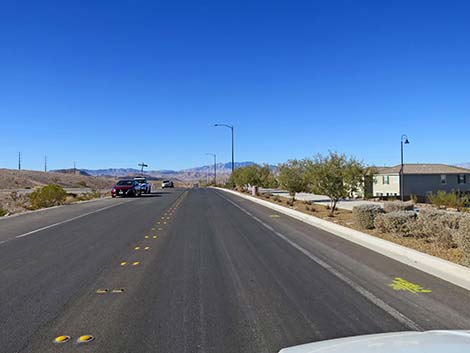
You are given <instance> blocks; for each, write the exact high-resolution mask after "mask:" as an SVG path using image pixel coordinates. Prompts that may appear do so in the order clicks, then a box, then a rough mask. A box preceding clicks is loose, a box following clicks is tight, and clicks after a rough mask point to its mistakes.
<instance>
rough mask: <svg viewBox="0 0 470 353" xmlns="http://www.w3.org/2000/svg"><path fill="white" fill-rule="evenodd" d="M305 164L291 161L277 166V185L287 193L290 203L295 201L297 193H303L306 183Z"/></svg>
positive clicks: (294, 160)
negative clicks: (290, 198) (290, 199)
mask: <svg viewBox="0 0 470 353" xmlns="http://www.w3.org/2000/svg"><path fill="white" fill-rule="evenodd" d="M305 171H306V169H305V163H304V161H299V160H296V159H292V160H289V161H287V162H286V163H283V164H281V165H280V166H279V184H280V186H281V187H282V188H284V189H286V190H287V191H289V195H290V196H291V197H292V201H295V194H296V193H297V192H302V191H305V190H306V188H307V183H306V179H305V175H306V174H305Z"/></svg>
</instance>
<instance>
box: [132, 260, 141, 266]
mask: <svg viewBox="0 0 470 353" xmlns="http://www.w3.org/2000/svg"><path fill="white" fill-rule="evenodd" d="M139 264H140V262H139V261H134V262H133V263H132V266H138V265H139Z"/></svg>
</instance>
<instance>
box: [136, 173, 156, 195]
mask: <svg viewBox="0 0 470 353" xmlns="http://www.w3.org/2000/svg"><path fill="white" fill-rule="evenodd" d="M134 180H136V181H138V182H139V184H140V188H141V189H142V193H144V194H150V192H151V188H152V187H151V185H150V183H149V182H148V180H147V178H146V177H135V178H134Z"/></svg>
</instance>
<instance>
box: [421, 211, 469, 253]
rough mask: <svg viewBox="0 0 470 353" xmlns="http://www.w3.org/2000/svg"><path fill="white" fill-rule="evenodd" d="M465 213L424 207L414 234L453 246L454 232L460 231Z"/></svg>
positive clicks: (446, 245) (442, 244)
mask: <svg viewBox="0 0 470 353" xmlns="http://www.w3.org/2000/svg"><path fill="white" fill-rule="evenodd" d="M462 217H463V215H462V214H461V213H458V212H447V211H442V210H437V209H433V208H431V209H422V210H421V211H420V212H419V215H418V218H417V220H416V222H415V223H414V224H413V230H412V234H413V236H415V237H418V238H430V239H432V240H433V241H434V242H436V243H437V244H439V245H441V246H443V247H445V248H452V247H454V246H455V241H454V234H455V233H456V232H457V231H458V229H459V226H460V221H461V219H462Z"/></svg>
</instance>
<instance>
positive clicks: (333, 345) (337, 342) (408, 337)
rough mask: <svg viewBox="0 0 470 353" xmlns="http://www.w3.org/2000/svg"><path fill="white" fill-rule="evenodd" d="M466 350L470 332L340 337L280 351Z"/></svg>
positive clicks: (391, 352) (414, 352) (431, 352)
mask: <svg viewBox="0 0 470 353" xmlns="http://www.w3.org/2000/svg"><path fill="white" fill-rule="evenodd" d="M322 352H328V353H340V352H341V353H369V352H370V353H372V352H373V353H405V352H406V353H421V352H426V353H442V352H446V353H463V352H470V331H458V330H457V331H446V330H442V331H424V332H414V331H405V332H393V333H379V334H372V335H363V336H353V337H346V338H337V339H332V340H326V341H319V342H314V343H307V344H302V345H300V346H295V347H290V348H284V349H281V350H280V351H279V353H322Z"/></svg>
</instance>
